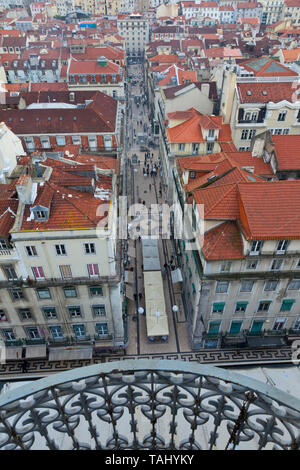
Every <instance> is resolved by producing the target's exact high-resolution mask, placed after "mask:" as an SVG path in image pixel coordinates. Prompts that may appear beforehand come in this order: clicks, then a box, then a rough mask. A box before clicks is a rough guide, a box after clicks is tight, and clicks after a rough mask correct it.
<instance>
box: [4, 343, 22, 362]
mask: <svg viewBox="0 0 300 470" xmlns="http://www.w3.org/2000/svg"><path fill="white" fill-rule="evenodd" d="M22 349H23V348H22V346H20V347H17V346H15V347H14V346H9V347H7V348H5V359H6V360H7V361H9V360H12V359H21V358H22Z"/></svg>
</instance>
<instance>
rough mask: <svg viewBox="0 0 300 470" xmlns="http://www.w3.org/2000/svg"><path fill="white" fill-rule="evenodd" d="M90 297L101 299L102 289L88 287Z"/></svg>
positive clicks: (99, 287)
mask: <svg viewBox="0 0 300 470" xmlns="http://www.w3.org/2000/svg"><path fill="white" fill-rule="evenodd" d="M89 291H90V296H91V297H103V288H102V287H101V286H92V287H89Z"/></svg>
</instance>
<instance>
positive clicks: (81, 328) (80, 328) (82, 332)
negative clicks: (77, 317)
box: [73, 324, 86, 338]
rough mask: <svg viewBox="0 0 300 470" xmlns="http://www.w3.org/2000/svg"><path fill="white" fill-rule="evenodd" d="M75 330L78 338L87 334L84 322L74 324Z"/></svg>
mask: <svg viewBox="0 0 300 470" xmlns="http://www.w3.org/2000/svg"><path fill="white" fill-rule="evenodd" d="M73 330H74V334H75V336H76V338H82V337H85V336H86V332H85V326H84V325H82V324H77V325H73Z"/></svg>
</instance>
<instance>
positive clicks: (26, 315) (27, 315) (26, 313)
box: [18, 308, 33, 320]
mask: <svg viewBox="0 0 300 470" xmlns="http://www.w3.org/2000/svg"><path fill="white" fill-rule="evenodd" d="M18 314H19V316H20V318H21V320H31V319H32V318H33V317H32V312H31V310H30V308H19V309H18Z"/></svg>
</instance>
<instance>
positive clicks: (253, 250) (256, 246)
mask: <svg viewBox="0 0 300 470" xmlns="http://www.w3.org/2000/svg"><path fill="white" fill-rule="evenodd" d="M262 244H263V242H262V241H261V240H254V241H253V242H251V246H250V255H259V254H260V252H261V248H262Z"/></svg>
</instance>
